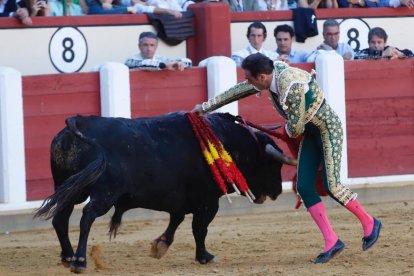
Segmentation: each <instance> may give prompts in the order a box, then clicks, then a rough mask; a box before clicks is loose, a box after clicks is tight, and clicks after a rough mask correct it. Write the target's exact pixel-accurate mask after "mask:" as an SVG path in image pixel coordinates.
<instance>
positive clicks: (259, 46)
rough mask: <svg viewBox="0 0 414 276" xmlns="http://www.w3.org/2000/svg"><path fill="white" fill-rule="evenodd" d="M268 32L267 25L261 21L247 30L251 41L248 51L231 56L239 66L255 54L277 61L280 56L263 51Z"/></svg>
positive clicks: (244, 50) (240, 51)
mask: <svg viewBox="0 0 414 276" xmlns="http://www.w3.org/2000/svg"><path fill="white" fill-rule="evenodd" d="M266 36H267V30H266V27H265V25H263V23H261V22H259V21H255V22H253V23H252V24H250V25H249V27H248V28H247V39H248V40H249V46H247V48H246V49H242V50H238V51H236V52H234V53H233V54H232V55H231V58H232V59H233V60H234V61H235V62H236V65H237V66H240V65H241V63H242V62H243V60H244V59H245V58H246V57H247V56H249V55H251V54H255V53H262V54H263V55H265V56H267V57H268V58H270V59H271V60H276V59H277V58H278V54H277V53H276V52H273V51H269V50H265V49H263V43H264V41H265V40H266Z"/></svg>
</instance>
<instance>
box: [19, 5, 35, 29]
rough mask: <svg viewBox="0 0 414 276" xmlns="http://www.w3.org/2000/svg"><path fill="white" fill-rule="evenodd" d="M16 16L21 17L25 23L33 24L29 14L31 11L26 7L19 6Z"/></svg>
mask: <svg viewBox="0 0 414 276" xmlns="http://www.w3.org/2000/svg"><path fill="white" fill-rule="evenodd" d="M16 18H17V19H19V20H20V21H21V22H22V23H23V24H24V25H32V24H33V22H32V19H31V18H30V16H29V12H28V10H27V9H26V8H19V9H17V11H16Z"/></svg>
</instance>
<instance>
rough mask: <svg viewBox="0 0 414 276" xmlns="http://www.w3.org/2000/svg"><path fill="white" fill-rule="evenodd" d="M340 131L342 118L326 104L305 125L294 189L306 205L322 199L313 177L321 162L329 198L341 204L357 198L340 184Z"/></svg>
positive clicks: (309, 205)
mask: <svg viewBox="0 0 414 276" xmlns="http://www.w3.org/2000/svg"><path fill="white" fill-rule="evenodd" d="M342 133H343V131H342V126H341V121H340V119H339V117H338V115H337V114H336V113H335V112H334V111H333V110H332V108H331V107H330V106H329V105H328V104H327V103H325V104H324V105H322V106H321V108H320V109H319V110H318V112H317V113H316V114H315V116H314V117H313V118H312V120H311V121H310V122H308V123H307V124H306V125H305V131H304V137H303V140H302V142H301V145H300V148H299V157H298V167H297V170H298V172H297V175H298V179H297V191H298V193H299V195H300V196H301V197H302V200H303V203H304V204H305V206H306V208H309V207H311V206H313V205H315V204H316V203H318V202H320V201H321V198H320V196H319V194H318V192H317V190H316V178H317V173H318V169H319V167H320V166H321V165H322V179H323V184H324V188H325V191H326V192H327V193H328V194H329V196H330V197H332V198H333V199H334V200H336V201H337V202H338V203H340V204H341V205H346V204H347V203H348V202H349V201H350V200H352V199H355V198H356V197H357V194H356V193H353V192H352V191H351V190H350V189H349V188H348V187H346V186H344V185H343V184H342V183H341V177H340V169H341V155H342V153H341V152H342V139H343V134H342Z"/></svg>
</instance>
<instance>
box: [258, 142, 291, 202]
mask: <svg viewBox="0 0 414 276" xmlns="http://www.w3.org/2000/svg"><path fill="white" fill-rule="evenodd" d="M265 158H266V159H267V161H265V163H264V166H265V168H264V169H263V170H262V173H263V174H265V176H264V177H265V179H264V183H263V185H260V186H261V187H260V188H261V189H259V190H257V191H256V193H254V195H255V197H256V199H255V200H254V203H257V204H262V203H263V202H264V201H265V200H266V197H270V199H271V200H276V198H277V197H278V196H279V194H280V193H281V192H282V178H281V167H282V165H283V164H286V165H290V166H296V165H297V160H296V159H293V158H291V157H289V156H286V155H284V154H283V153H282V152H281V150H280V149H278V148H277V147H275V146H273V145H272V144H266V146H265Z"/></svg>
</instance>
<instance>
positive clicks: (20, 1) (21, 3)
mask: <svg viewBox="0 0 414 276" xmlns="http://www.w3.org/2000/svg"><path fill="white" fill-rule="evenodd" d="M8 1H10V0H8ZM16 5H17V9H16V13H14V14H13V16H15V17H16V18H17V19H19V20H20V21H21V22H22V23H23V24H25V25H32V19H31V17H33V16H48V15H49V5H48V4H47V1H46V0H17V1H16Z"/></svg>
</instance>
